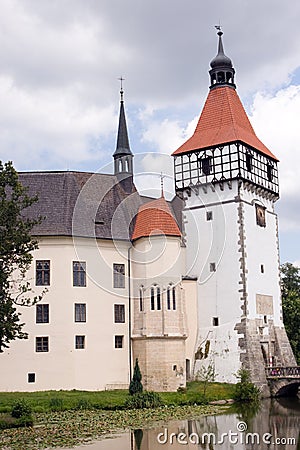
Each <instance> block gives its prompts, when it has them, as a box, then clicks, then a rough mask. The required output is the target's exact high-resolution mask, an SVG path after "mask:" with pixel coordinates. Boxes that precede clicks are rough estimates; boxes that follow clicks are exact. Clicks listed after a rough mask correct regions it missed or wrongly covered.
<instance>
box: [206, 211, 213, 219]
mask: <svg viewBox="0 0 300 450" xmlns="http://www.w3.org/2000/svg"><path fill="white" fill-rule="evenodd" d="M206 220H213V213H212V211H207V212H206Z"/></svg>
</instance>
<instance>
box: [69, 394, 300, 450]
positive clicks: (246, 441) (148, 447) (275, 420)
mask: <svg viewBox="0 0 300 450" xmlns="http://www.w3.org/2000/svg"><path fill="white" fill-rule="evenodd" d="M235 408H236V405H235ZM74 448H75V449H76V450H171V449H173V450H175V449H176V450H179V449H183V448H186V449H189V450H190V449H197V450H198V449H199V450H206V449H207V450H219V449H223V450H224V449H225V450H227V449H229V450H250V449H251V450H252V449H253V450H264V449H266V450H267V449H268V450H270V449H289V450H295V449H296V450H300V399H299V398H298V397H296V398H280V399H272V400H270V399H268V400H264V401H262V402H261V404H260V406H259V407H254V408H253V407H249V405H243V407H242V408H238V409H237V410H236V411H235V412H232V411H231V412H229V413H226V414H222V415H216V416H205V417H203V416H201V417H199V418H198V419H196V420H176V421H171V422H169V423H166V424H162V425H160V426H157V427H154V428H150V429H147V428H146V429H143V430H141V429H140V430H135V431H133V432H124V433H119V434H114V435H111V436H107V437H105V438H104V439H102V440H100V441H98V442H94V443H92V444H88V445H83V446H79V447H74Z"/></svg>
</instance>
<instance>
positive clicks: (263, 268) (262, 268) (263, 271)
mask: <svg viewBox="0 0 300 450" xmlns="http://www.w3.org/2000/svg"><path fill="white" fill-rule="evenodd" d="M260 271H261V273H265V267H264V265H263V264H261V265H260Z"/></svg>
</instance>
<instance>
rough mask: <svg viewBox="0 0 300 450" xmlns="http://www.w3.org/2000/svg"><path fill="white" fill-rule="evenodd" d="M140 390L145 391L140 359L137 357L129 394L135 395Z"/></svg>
mask: <svg viewBox="0 0 300 450" xmlns="http://www.w3.org/2000/svg"><path fill="white" fill-rule="evenodd" d="M138 392H143V385H142V374H141V371H140V366H139V361H138V359H137V358H136V360H135V366H134V371H133V377H132V380H131V381H130V385H129V394H130V395H134V394H137V393H138Z"/></svg>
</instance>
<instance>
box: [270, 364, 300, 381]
mask: <svg viewBox="0 0 300 450" xmlns="http://www.w3.org/2000/svg"><path fill="white" fill-rule="evenodd" d="M266 375H267V378H278V377H279V378H300V366H292V367H283V366H277V367H266Z"/></svg>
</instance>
